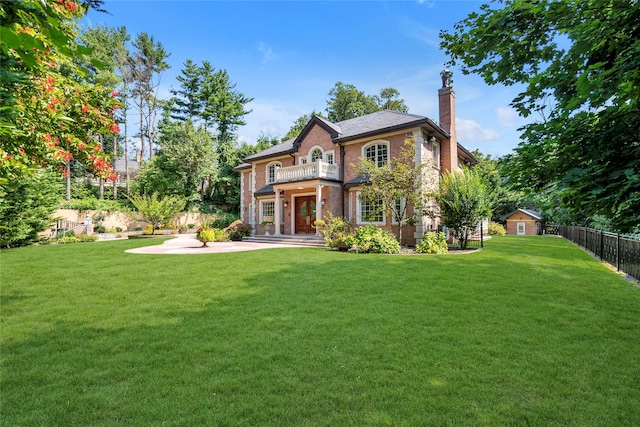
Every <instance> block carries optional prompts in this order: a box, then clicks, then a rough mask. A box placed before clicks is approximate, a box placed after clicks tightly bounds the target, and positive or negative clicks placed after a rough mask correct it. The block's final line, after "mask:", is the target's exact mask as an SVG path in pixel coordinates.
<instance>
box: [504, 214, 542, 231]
mask: <svg viewBox="0 0 640 427" xmlns="http://www.w3.org/2000/svg"><path fill="white" fill-rule="evenodd" d="M505 218H506V221H507V234H517V235H519V236H525V235H529V236H531V235H536V234H542V230H543V229H544V218H543V217H542V215H540V214H539V213H538V212H535V211H532V210H529V209H516V210H515V211H513V212H511V213H510V214H508V215H507V216H506V217H505Z"/></svg>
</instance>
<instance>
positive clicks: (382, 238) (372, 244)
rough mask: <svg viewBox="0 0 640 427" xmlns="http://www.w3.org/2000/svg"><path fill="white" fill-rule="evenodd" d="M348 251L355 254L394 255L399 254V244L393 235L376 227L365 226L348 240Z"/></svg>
mask: <svg viewBox="0 0 640 427" xmlns="http://www.w3.org/2000/svg"><path fill="white" fill-rule="evenodd" d="M349 240H350V242H351V247H350V248H349V251H352V252H357V253H374V254H396V253H398V252H400V243H398V241H397V240H396V238H395V237H394V235H393V234H391V233H390V232H389V231H387V230H383V229H382V228H380V227H378V226H377V225H365V226H364V227H360V228H358V229H357V230H356V231H355V233H354V234H353V235H352V236H351V238H350V239H349Z"/></svg>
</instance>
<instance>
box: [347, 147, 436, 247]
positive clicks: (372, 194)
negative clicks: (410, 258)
mask: <svg viewBox="0 0 640 427" xmlns="http://www.w3.org/2000/svg"><path fill="white" fill-rule="evenodd" d="M415 155H416V151H415V139H413V138H408V139H407V140H406V141H405V145H404V147H403V148H402V150H401V151H400V155H399V156H396V157H393V158H392V159H390V160H389V162H388V163H387V164H385V165H384V166H381V167H378V165H377V164H375V163H374V162H373V161H372V160H367V159H361V160H360V161H359V162H358V163H357V164H356V165H354V166H355V167H356V169H357V170H358V174H359V175H360V176H361V177H363V178H364V179H365V180H366V184H365V185H363V186H362V189H361V191H360V198H361V199H362V200H366V201H368V202H369V203H373V204H381V206H382V209H384V210H385V211H386V213H387V215H388V216H390V217H392V218H394V220H395V221H397V223H398V242H402V229H403V228H404V227H405V226H407V225H408V224H410V223H411V222H412V220H413V219H414V218H415V216H416V214H417V213H418V212H421V211H422V210H423V208H424V205H425V201H426V198H427V190H428V184H429V179H430V178H433V177H434V174H433V173H429V172H430V169H432V167H431V168H430V166H432V165H429V164H425V163H418V164H416V161H415ZM435 176H437V175H435ZM409 207H412V209H413V213H412V214H411V215H409Z"/></svg>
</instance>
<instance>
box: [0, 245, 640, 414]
mask: <svg viewBox="0 0 640 427" xmlns="http://www.w3.org/2000/svg"><path fill="white" fill-rule="evenodd" d="M158 243H159V242H158ZM147 244H149V242H148V241H139V240H135V241H116V242H99V243H84V244H76V245H59V246H49V247H34V248H19V249H14V250H9V251H2V252H1V253H0V257H1V259H0V261H1V269H2V270H1V280H2V291H1V296H2V300H1V316H0V318H1V321H2V323H1V345H2V383H1V393H2V394H1V404H2V405H1V407H0V410H1V413H0V423H1V424H2V425H7V426H17V425H61V426H62V425H64V426H68V425H83V426H87V425H97V426H101V425H103V426H109V425H185V426H187V425H217V426H222V425H228V426H234V425H243V426H289V425H291V426H348V425H356V426H384V425H390V426H416V425H452V426H461V425H469V426H483V425H491V426H494V425H535V426H539V425H575V426H592V425H593V426H595V425H598V426H600V425H602V426H606V425H610V426H624V425H629V426H630V425H637V423H638V420H640V291H638V290H637V289H636V288H634V287H633V286H632V285H631V284H630V283H628V282H626V281H625V280H624V279H622V278H621V277H619V276H618V275H616V274H615V273H614V272H611V271H610V270H609V269H608V268H607V267H605V266H604V265H602V264H601V263H600V262H599V261H597V260H595V259H592V258H591V257H590V256H589V255H587V254H585V253H584V252H582V251H581V250H579V249H577V248H576V247H574V246H573V245H572V244H570V243H568V242H566V241H564V240H562V239H560V238H554V237H537V236H536V237H503V238H494V239H492V240H491V241H489V242H487V243H486V247H485V249H484V250H483V251H481V252H478V253H474V254H467V255H443V256H438V255H436V256H433V255H431V256H415V255H413V256H412V255H406V256H403V255H358V254H345V253H336V252H329V251H325V250H322V249H310V248H307V249H303V248H300V249H296V248H293V249H270V250H261V251H253V252H242V253H229V254H208V255H135V254H127V253H124V252H123V251H124V250H125V249H127V248H131V247H137V246H144V245H147Z"/></svg>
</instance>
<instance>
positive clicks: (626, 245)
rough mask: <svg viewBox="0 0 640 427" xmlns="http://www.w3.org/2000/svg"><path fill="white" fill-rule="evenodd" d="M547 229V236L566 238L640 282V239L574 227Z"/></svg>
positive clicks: (561, 226)
mask: <svg viewBox="0 0 640 427" xmlns="http://www.w3.org/2000/svg"><path fill="white" fill-rule="evenodd" d="M545 228H546V232H547V234H557V235H559V236H562V237H564V238H565V239H567V240H569V241H571V242H573V243H575V244H576V245H578V246H580V247H582V248H584V249H586V250H588V251H590V252H592V253H593V254H594V255H595V256H597V257H598V258H600V259H601V260H603V261H606V262H608V263H609V264H611V265H613V266H614V267H616V268H617V269H618V271H621V272H623V273H625V274H627V275H629V276H631V277H633V278H634V279H636V280H638V281H640V238H637V237H631V236H625V235H622V234H620V233H610V232H607V231H602V230H596V229H593V228H587V227H576V226H572V225H547V226H546V227H545Z"/></svg>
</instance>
